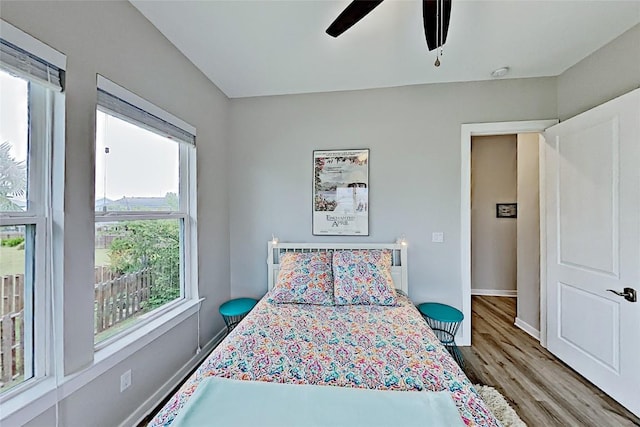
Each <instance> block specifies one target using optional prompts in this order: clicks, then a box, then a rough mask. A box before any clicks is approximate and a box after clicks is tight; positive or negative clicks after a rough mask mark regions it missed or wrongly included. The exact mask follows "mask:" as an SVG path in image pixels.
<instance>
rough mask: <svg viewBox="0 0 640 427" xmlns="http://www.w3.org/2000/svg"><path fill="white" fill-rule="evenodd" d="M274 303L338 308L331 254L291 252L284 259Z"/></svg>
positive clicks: (281, 264) (276, 285)
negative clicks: (333, 306)
mask: <svg viewBox="0 0 640 427" xmlns="http://www.w3.org/2000/svg"><path fill="white" fill-rule="evenodd" d="M269 301H270V302H274V303H294V304H318V305H334V301H333V273H332V271H331V253H330V252H311V253H300V252H287V253H285V254H284V255H282V256H281V257H280V271H279V272H278V280H277V281H276V284H275V285H274V287H273V289H272V290H271V293H270V297H269Z"/></svg>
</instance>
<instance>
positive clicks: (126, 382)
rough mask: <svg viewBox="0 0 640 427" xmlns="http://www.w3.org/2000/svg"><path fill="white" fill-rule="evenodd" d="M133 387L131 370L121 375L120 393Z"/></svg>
mask: <svg viewBox="0 0 640 427" xmlns="http://www.w3.org/2000/svg"><path fill="white" fill-rule="evenodd" d="M130 386H131V369H129V370H128V371H127V372H125V373H124V374H122V375H120V393H122V392H123V391H125V390H126V389H128V388H129V387H130Z"/></svg>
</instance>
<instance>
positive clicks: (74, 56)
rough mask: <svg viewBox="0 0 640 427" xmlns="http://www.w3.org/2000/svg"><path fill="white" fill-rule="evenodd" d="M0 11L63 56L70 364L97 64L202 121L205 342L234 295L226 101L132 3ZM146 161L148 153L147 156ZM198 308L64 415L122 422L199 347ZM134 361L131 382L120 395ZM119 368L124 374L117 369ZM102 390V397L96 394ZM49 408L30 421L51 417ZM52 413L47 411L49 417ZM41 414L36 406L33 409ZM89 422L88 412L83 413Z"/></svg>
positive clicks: (87, 295)
mask: <svg viewBox="0 0 640 427" xmlns="http://www.w3.org/2000/svg"><path fill="white" fill-rule="evenodd" d="M1 13H2V19H4V20H6V21H8V22H9V23H11V24H13V25H15V26H16V27H18V28H20V29H22V30H23V31H25V32H27V33H29V34H31V35H32V36H34V37H36V38H38V39H40V40H42V41H43V42H45V43H47V44H49V45H50V46H52V47H53V48H55V49H57V50H59V51H61V52H63V53H65V54H66V55H67V74H66V153H65V161H66V169H65V175H64V176H65V178H64V179H65V185H66V189H65V190H66V192H65V199H64V226H65V230H66V234H65V239H64V259H65V265H64V273H63V274H64V277H63V280H64V290H63V292H64V296H65V299H64V301H65V302H64V336H63V337H62V339H63V341H62V346H63V348H64V371H65V373H66V374H71V373H73V372H77V371H78V370H80V369H82V368H84V367H88V366H90V365H91V364H92V362H93V357H94V351H93V326H92V325H93V310H92V306H93V304H92V301H93V288H92V287H91V286H87V284H90V283H93V261H94V260H93V254H94V251H93V247H94V245H93V244H94V241H93V239H94V237H93V236H94V220H93V215H94V213H93V209H94V186H93V175H94V167H95V158H94V134H95V129H94V128H95V109H96V108H95V107H96V88H95V85H96V73H100V74H102V75H104V76H105V77H107V78H109V79H111V80H113V81H115V82H116V83H118V84H120V85H122V86H124V87H126V88H128V89H129V90H131V91H132V92H134V93H136V94H138V95H140V96H142V97H143V98H146V99H147V100H149V101H151V102H152V103H154V104H156V105H158V106H159V107H161V108H164V109H165V110H167V111H169V112H170V113H172V114H174V115H176V116H177V117H180V118H181V119H183V120H185V121H187V122H188V123H191V124H192V125H194V126H196V128H197V133H198V138H197V139H198V149H197V150H198V234H199V239H198V240H199V276H200V294H201V296H203V297H205V298H206V300H205V301H204V303H203V304H202V312H201V318H202V319H203V321H202V322H201V342H202V343H203V344H204V343H206V342H207V341H208V340H210V339H211V338H212V337H213V336H214V334H215V333H216V332H218V331H219V330H220V329H221V328H222V326H223V324H222V320H221V319H220V316H219V315H218V313H217V307H218V305H219V304H220V303H221V302H222V301H223V300H225V299H227V298H228V297H229V294H230V290H229V277H230V274H229V248H228V242H229V207H228V184H227V161H226V159H227V157H228V153H227V147H228V136H227V128H226V126H227V125H226V123H227V122H228V118H229V100H228V99H227V98H226V97H225V96H224V95H223V94H222V93H221V92H220V91H219V90H218V89H217V88H216V87H215V86H214V85H213V84H212V83H211V82H210V81H209V80H208V79H207V78H206V77H205V76H204V75H203V74H202V73H201V72H200V71H198V70H197V69H196V68H195V66H193V64H191V63H190V62H189V61H188V60H187V59H186V58H185V57H184V56H183V55H182V54H181V53H180V52H179V51H178V50H177V49H176V48H175V47H174V46H173V45H172V44H171V43H169V41H168V40H166V39H165V38H164V36H162V34H161V33H160V32H159V31H158V30H157V29H156V28H155V27H153V26H152V25H151V23H149V22H148V21H147V20H146V19H145V18H144V17H143V16H142V15H141V14H140V13H139V12H138V11H137V10H136V9H134V8H133V6H131V5H130V4H129V3H128V2H122V1H118V2H75V1H72V2H31V1H21V2H12V1H3V2H2V9H1ZM141 160H142V161H144V159H141ZM196 330H197V327H196V318H195V316H193V317H191V318H189V319H187V320H185V321H184V322H183V323H182V324H180V325H178V326H176V327H175V328H173V329H172V330H171V331H169V332H168V333H167V334H166V335H164V336H161V337H159V338H158V339H157V340H156V341H154V342H153V343H152V344H151V345H149V346H147V347H145V348H143V349H142V350H140V351H139V352H137V353H135V354H133V355H132V356H131V357H130V358H128V359H127V360H125V361H124V362H123V363H122V364H121V365H120V366H116V367H115V368H114V369H112V370H110V371H108V372H107V373H105V374H104V375H102V376H100V377H98V378H96V379H95V380H94V381H93V382H91V383H89V384H88V385H86V386H85V387H83V388H82V389H80V390H79V391H77V392H75V393H74V394H72V395H70V396H69V397H68V398H66V399H65V400H64V401H63V402H62V405H61V413H60V415H61V418H60V425H69V426H77V425H88V424H87V423H89V424H91V425H105V426H107V425H109V426H113V425H116V424H118V423H120V422H122V421H123V420H124V418H125V417H126V416H127V415H129V413H130V412H131V409H134V408H137V407H138V406H139V405H141V404H142V403H143V402H144V401H145V399H147V398H148V397H149V396H150V395H151V394H152V393H153V392H154V391H155V390H156V389H157V388H158V387H159V386H160V385H161V384H162V383H164V382H165V381H166V380H167V379H169V378H170V377H171V376H172V375H173V374H174V373H175V372H176V371H177V369H178V368H179V367H181V366H183V365H184V364H185V363H186V362H187V361H188V360H189V359H190V358H191V357H192V356H193V354H194V351H195V347H196V338H195V335H196ZM125 368H131V369H132V373H133V385H132V387H131V389H130V390H127V391H126V392H125V393H120V392H119V389H118V384H119V376H120V374H121V373H122V372H124V369H125ZM121 371H122V372H121ZM98 398H99V401H100V405H96V404H95V402H96V401H97V399H98ZM51 413H52V412H51V411H48V412H47V413H45V414H43V415H42V416H40V417H39V418H37V420H34V422H37V424H40V425H54V424H55V418H52V417H51V415H50V414H51ZM47 414H49V415H47ZM33 415H34V416H36V415H38V414H33ZM88 420H91V421H88Z"/></svg>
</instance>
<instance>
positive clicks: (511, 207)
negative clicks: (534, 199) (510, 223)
mask: <svg viewBox="0 0 640 427" xmlns="http://www.w3.org/2000/svg"><path fill="white" fill-rule="evenodd" d="M517 217H518V204H517V203H497V204H496V218H517Z"/></svg>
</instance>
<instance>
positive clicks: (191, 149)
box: [94, 75, 199, 352]
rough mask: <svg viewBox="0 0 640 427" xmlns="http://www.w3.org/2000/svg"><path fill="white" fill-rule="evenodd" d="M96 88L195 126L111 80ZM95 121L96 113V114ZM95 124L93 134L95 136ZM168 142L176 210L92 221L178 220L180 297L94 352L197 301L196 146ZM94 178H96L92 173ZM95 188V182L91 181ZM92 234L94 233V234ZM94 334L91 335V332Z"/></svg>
mask: <svg viewBox="0 0 640 427" xmlns="http://www.w3.org/2000/svg"><path fill="white" fill-rule="evenodd" d="M97 88H99V89H101V90H104V91H105V92H108V93H110V94H112V95H114V96H117V97H119V98H121V99H123V100H124V101H125V102H127V103H129V104H131V105H133V106H135V107H137V108H139V109H140V110H143V111H145V112H147V113H149V114H152V115H154V116H156V117H160V118H161V119H163V120H166V121H167V122H169V123H172V124H173V125H174V126H176V127H179V128H181V129H182V130H184V131H186V132H189V133H191V134H192V135H193V136H194V137H195V135H196V130H195V127H193V126H191V125H189V124H187V123H186V122H184V121H182V120H180V119H179V118H177V117H175V116H173V115H171V114H170V113H168V112H166V111H164V110H162V109H161V108H160V107H157V106H156V105H154V104H152V103H150V102H148V101H146V100H145V99H143V98H140V97H138V96H137V95H135V94H134V93H132V92H130V91H128V90H127V89H125V88H123V87H121V86H119V85H117V84H116V83H113V82H112V81H110V80H108V79H106V78H104V77H103V76H100V75H98V76H97ZM98 111H100V112H102V113H104V114H106V115H108V116H110V117H114V118H117V119H120V120H124V121H127V122H128V123H130V124H132V125H135V126H137V127H138V128H140V129H144V130H147V131H149V132H152V133H155V134H158V135H160V136H163V137H167V135H164V134H163V133H162V132H161V131H159V130H157V129H153V128H151V127H150V126H148V125H145V124H144V123H140V122H139V121H137V120H135V119H134V118H132V117H127V116H125V115H123V114H120V113H117V112H114V111H112V110H110V109H109V108H105V107H103V106H102V105H100V104H98V103H96V112H98ZM96 123H97V114H96ZM97 130H98V129H97V126H96V132H95V133H94V137H96V135H97ZM169 139H171V140H172V142H174V143H176V144H178V156H179V160H178V163H179V166H178V168H179V171H178V177H179V183H178V210H177V211H106V212H103V211H98V210H96V211H95V219H94V223H95V224H99V223H102V222H113V221H137V220H163V219H177V220H179V221H180V227H179V230H180V240H181V241H180V266H179V268H180V275H179V277H180V297H179V298H177V299H175V300H173V301H170V302H167V303H165V304H164V305H162V306H160V307H157V308H155V309H154V310H152V311H150V312H148V313H145V314H143V315H141V316H140V317H139V319H140V320H139V321H137V322H135V323H134V324H132V325H130V326H128V327H127V328H125V329H123V330H122V331H119V332H118V333H116V334H114V335H113V336H111V337H109V338H106V339H104V340H102V341H99V342H94V349H95V351H96V352H101V351H105V352H108V348H109V347H115V346H117V345H118V343H120V342H123V341H126V339H127V336H129V335H130V334H132V333H134V332H136V331H138V330H140V329H144V328H147V326H148V325H149V324H150V323H151V322H153V321H154V320H155V319H158V318H159V317H161V316H163V315H165V314H168V313H171V312H174V311H176V312H177V311H179V310H182V309H183V307H184V306H185V304H192V303H193V301H194V300H198V299H199V296H198V286H197V283H198V280H197V277H198V273H197V268H198V266H197V240H196V238H197V237H196V232H197V230H196V224H197V222H196V199H197V196H196V171H195V167H196V146H195V144H191V143H189V142H185V141H181V140H179V139H177V138H169ZM94 151H95V152H96V155H98V153H97V144H96V143H94ZM94 179H97V177H95V176H94ZM94 188H95V182H94ZM94 237H95V234H94ZM94 266H95V260H94ZM94 336H95V335H94Z"/></svg>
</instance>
